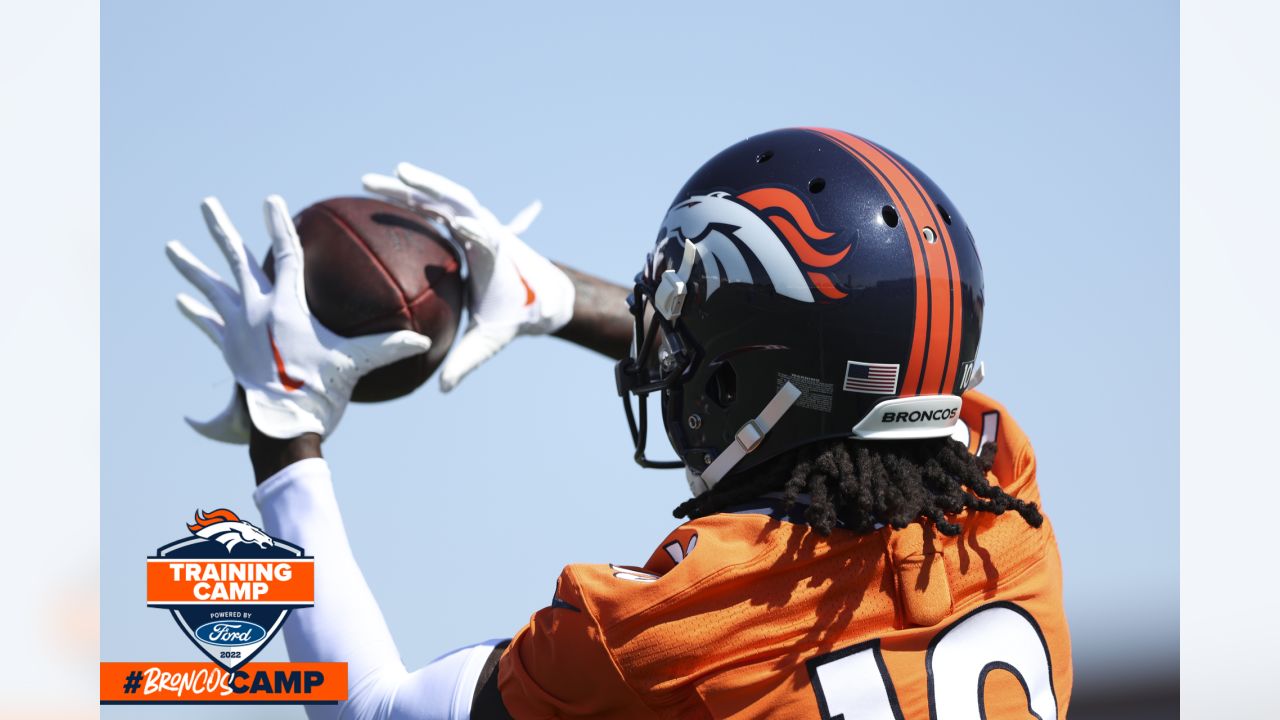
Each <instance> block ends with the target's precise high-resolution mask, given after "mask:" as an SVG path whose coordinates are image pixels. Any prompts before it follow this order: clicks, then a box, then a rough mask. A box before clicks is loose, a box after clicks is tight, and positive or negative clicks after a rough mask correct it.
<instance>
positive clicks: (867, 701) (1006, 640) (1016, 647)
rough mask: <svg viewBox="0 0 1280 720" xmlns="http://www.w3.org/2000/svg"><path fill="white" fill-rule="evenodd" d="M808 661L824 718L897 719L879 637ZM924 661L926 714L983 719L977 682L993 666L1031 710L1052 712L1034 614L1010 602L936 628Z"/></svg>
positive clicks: (1052, 718)
mask: <svg viewBox="0 0 1280 720" xmlns="http://www.w3.org/2000/svg"><path fill="white" fill-rule="evenodd" d="M808 666H809V677H810V679H811V680H812V682H813V689H814V692H815V693H817V695H818V707H819V709H821V711H822V717H823V719H824V720H834V719H835V718H839V717H843V718H844V720H854V718H858V719H859V720H903V717H902V709H901V708H900V707H899V706H898V696H897V693H896V692H895V691H894V688H893V681H892V680H891V679H890V678H889V671H888V669H887V668H886V667H885V664H884V657H883V656H882V655H881V653H880V641H879V640H870V641H868V642H864V643H859V644H857V645H854V646H852V647H847V648H844V649H841V650H837V651H835V652H832V653H828V654H826V655H822V656H820V657H816V658H813V659H812V660H810V661H809V662H808ZM925 668H926V672H927V674H928V677H929V715H930V717H932V718H933V719H934V720H985V719H986V706H985V702H984V700H983V697H982V693H983V687H984V686H985V685H986V678H987V673H989V672H991V671H992V670H996V669H1001V670H1007V671H1009V672H1010V673H1013V675H1014V677H1016V678H1017V679H1018V681H1019V682H1020V683H1022V688H1023V689H1024V690H1025V691H1026V693H1027V710H1028V711H1029V712H1031V714H1032V715H1034V716H1036V717H1037V718H1040V720H1056V718H1057V717H1058V700H1057V697H1056V696H1055V695H1054V692H1053V669H1052V666H1051V664H1050V661H1049V648H1048V646H1047V645H1046V644H1045V642H1044V636H1043V635H1042V634H1041V633H1040V627H1039V626H1038V625H1036V622H1035V620H1033V619H1032V618H1031V616H1030V615H1029V614H1027V612H1026V611H1025V610H1023V609H1022V608H1020V607H1018V606H1017V605H1014V604H1013V603H1007V602H1000V603H993V604H991V605H986V606H983V607H981V608H979V609H977V610H975V611H973V612H971V613H969V614H968V615H966V616H965V617H963V618H961V619H960V620H958V621H957V622H956V623H955V624H953V625H951V626H950V627H948V628H947V629H946V630H943V631H942V632H941V633H939V634H938V636H937V637H935V638H934V639H933V642H932V643H930V644H929V652H928V654H927V655H926V656H925Z"/></svg>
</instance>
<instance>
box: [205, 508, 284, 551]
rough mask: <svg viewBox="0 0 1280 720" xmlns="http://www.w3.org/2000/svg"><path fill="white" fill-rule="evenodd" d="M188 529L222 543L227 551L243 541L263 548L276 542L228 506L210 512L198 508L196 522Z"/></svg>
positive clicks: (206, 538) (207, 538)
mask: <svg viewBox="0 0 1280 720" xmlns="http://www.w3.org/2000/svg"><path fill="white" fill-rule="evenodd" d="M187 529H188V530H190V531H191V534H193V535H195V536H196V537H201V538H204V539H205V540H213V541H216V542H220V543H222V545H223V546H224V547H226V549H227V552H231V548H233V547H235V546H236V545H239V544H241V543H250V544H253V545H257V546H258V547H261V548H265V547H271V546H273V545H275V544H276V543H275V541H274V540H272V539H271V536H269V535H267V534H266V533H265V532H263V531H262V530H261V529H259V528H257V527H256V526H254V525H253V524H251V523H249V522H246V521H244V520H241V519H240V517H239V516H238V515H236V514H235V513H233V512H231V511H230V510H227V509H226V508H220V509H218V510H214V511H213V512H208V513H206V512H204V511H203V510H197V511H196V514H195V522H194V523H188V524H187Z"/></svg>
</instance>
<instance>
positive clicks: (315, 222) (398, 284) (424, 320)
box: [263, 197, 463, 402]
mask: <svg viewBox="0 0 1280 720" xmlns="http://www.w3.org/2000/svg"><path fill="white" fill-rule="evenodd" d="M294 223H295V224H296V225H297V227H298V236H299V238H300V239H301V240H302V255H303V261H304V263H305V270H304V275H305V281H306V287H307V303H308V304H309V305H310V306H311V313H312V314H313V315H315V317H316V319H317V320H319V321H320V322H321V324H323V325H324V326H325V327H327V328H329V329H330V330H332V331H333V332H335V333H337V334H339V335H343V336H345V337H352V336H355V335H370V334H373V333H382V332H391V331H394V330H414V331H416V332H420V333H422V334H423V335H426V336H427V337H429V338H431V350H430V351H428V352H426V353H424V354H421V355H415V356H414V357H411V358H407V359H405V360H401V361H399V362H397V363H394V364H392V365H388V366H386V367H384V368H379V369H378V370H374V371H373V372H370V373H369V374H368V375H365V376H364V377H363V378H361V379H360V382H359V383H358V384H357V385H356V388H355V392H354V393H353V394H352V396H351V399H352V400H355V401H357V402H378V401H381V400H391V399H393V398H398V397H401V396H403V395H407V394H409V393H410V392H413V390H414V389H416V388H417V387H418V386H419V385H421V384H422V383H424V382H426V380H427V378H429V377H431V374H432V373H433V372H435V370H436V368H437V367H438V366H439V365H440V362H441V361H442V360H444V356H445V355H446V354H447V353H448V352H449V347H450V346H451V345H452V344H453V338H454V335H455V334H457V332H458V321H459V319H460V317H461V314H462V302H463V282H462V276H461V273H460V270H461V262H460V261H459V258H458V255H457V251H456V250H455V249H454V247H453V246H452V245H451V244H450V243H449V241H448V240H447V239H445V237H444V236H443V235H442V234H441V232H440V231H438V230H437V229H436V228H435V227H433V226H432V225H431V224H430V223H429V222H428V221H426V220H424V219H423V218H422V217H420V216H418V215H416V214H414V213H413V212H412V211H410V210H405V209H404V208H401V207H398V206H396V205H391V204H389V203H385V202H382V201H380V200H373V199H370V198H358V197H347V198H333V199H330V200H323V201H321V202H318V203H316V204H315V205H312V206H311V207H308V208H306V209H305V210H303V211H302V212H300V213H298V214H297V216H296V217H295V218H294ZM263 266H264V269H265V270H266V273H267V276H268V277H270V278H271V279H272V281H274V280H275V273H274V269H275V268H274V263H273V258H272V257H271V255H268V256H267V259H266V261H265V262H264V263H263Z"/></svg>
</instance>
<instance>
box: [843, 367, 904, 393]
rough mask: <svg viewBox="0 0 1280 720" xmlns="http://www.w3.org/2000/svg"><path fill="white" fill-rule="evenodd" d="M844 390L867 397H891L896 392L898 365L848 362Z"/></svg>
mask: <svg viewBox="0 0 1280 720" xmlns="http://www.w3.org/2000/svg"><path fill="white" fill-rule="evenodd" d="M844 389H845V392H855V393H866V394H868V395H893V394H894V393H895V392H897V390H898V365H897V364H896V363H864V362H858V361H857V360H850V361H849V364H848V365H847V366H846V367H845V371H844Z"/></svg>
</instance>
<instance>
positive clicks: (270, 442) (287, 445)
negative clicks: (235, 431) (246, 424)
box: [249, 428, 323, 485]
mask: <svg viewBox="0 0 1280 720" xmlns="http://www.w3.org/2000/svg"><path fill="white" fill-rule="evenodd" d="M318 457H323V455H321V453H320V436H319V435H317V434H315V433H303V434H302V435H300V436H298V437H296V438H289V439H288V440H278V439H276V438H273V437H268V436H266V435H263V434H262V433H261V432H259V431H258V429H257V428H250V430H249V461H250V462H252V463H253V481H254V482H256V483H257V484H259V485H261V484H262V483H263V482H265V481H266V479H267V478H269V477H271V476H272V475H275V474H276V473H278V472H280V471H281V470H283V469H285V468H287V467H289V466H290V465H292V464H294V463H296V462H298V461H299V460H306V459H308V458H318Z"/></svg>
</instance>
